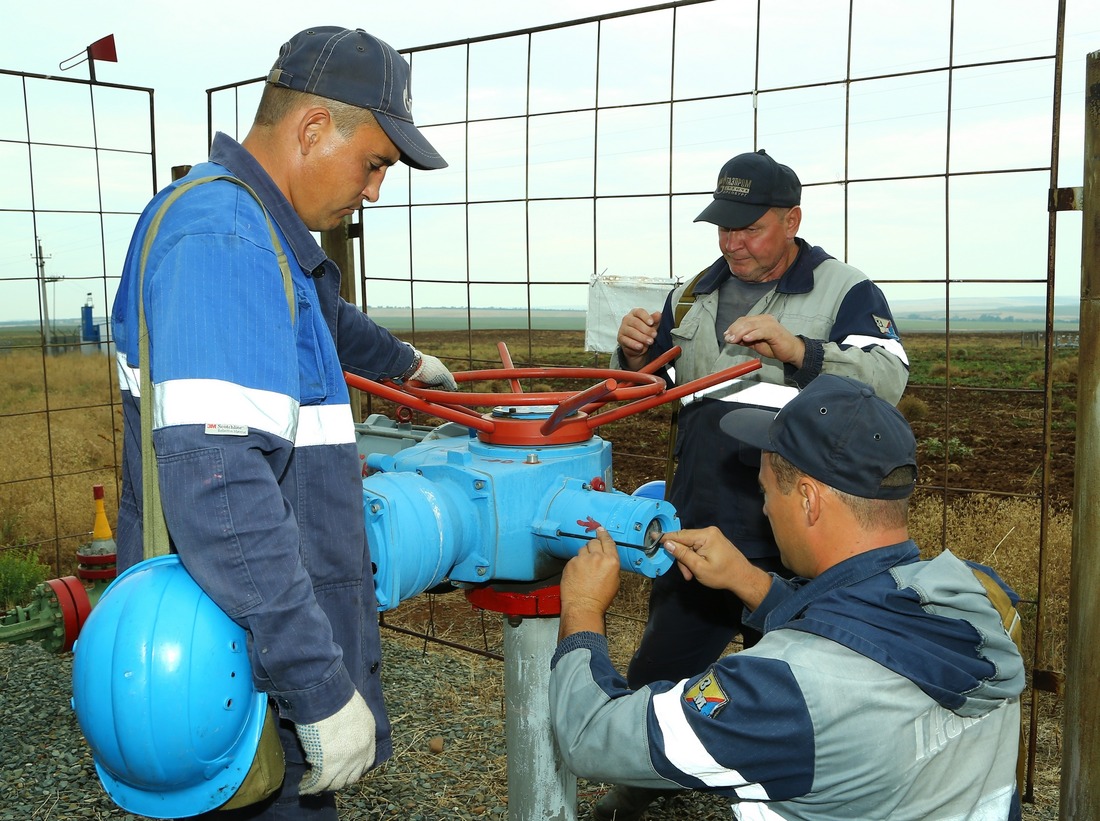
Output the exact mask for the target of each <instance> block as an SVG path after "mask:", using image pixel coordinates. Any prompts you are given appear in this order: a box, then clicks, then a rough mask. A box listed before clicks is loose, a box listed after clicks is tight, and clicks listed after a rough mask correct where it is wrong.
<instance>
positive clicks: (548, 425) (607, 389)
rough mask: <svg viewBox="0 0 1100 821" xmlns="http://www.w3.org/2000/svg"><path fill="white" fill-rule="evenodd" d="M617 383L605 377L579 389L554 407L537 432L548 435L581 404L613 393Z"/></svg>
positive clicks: (579, 407) (578, 408)
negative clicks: (590, 385) (598, 381)
mask: <svg viewBox="0 0 1100 821" xmlns="http://www.w3.org/2000/svg"><path fill="white" fill-rule="evenodd" d="M618 384H619V383H618V382H616V381H615V380H614V379H605V380H604V381H603V382H600V383H599V384H598V385H593V386H592V387H591V388H589V389H588V390H585V391H581V392H580V393H578V394H576V395H575V396H573V397H572V398H571V399H569V400H567V401H565V402H561V403H560V404H559V405H558V406H557V407H556V408H554V412H553V413H551V414H550V416H549V417H548V418H547V420H546V421H545V422H543V423H542V427H541V428H539V432H540V433H541V434H542V435H543V436H549V435H550V434H551V433H553V432H554V431H556V430H557V429H558V427H559V426H560V425H561V423H562V420H563V419H565V417H567V416H570V415H572V414H574V413H576V412H577V411H578V410H580V409H581V407H582V406H584V405H586V404H587V403H588V402H592V401H593V400H596V399H602V398H603V397H605V396H609V395H610V394H612V393H614V392H615V388H616V387H617V386H618Z"/></svg>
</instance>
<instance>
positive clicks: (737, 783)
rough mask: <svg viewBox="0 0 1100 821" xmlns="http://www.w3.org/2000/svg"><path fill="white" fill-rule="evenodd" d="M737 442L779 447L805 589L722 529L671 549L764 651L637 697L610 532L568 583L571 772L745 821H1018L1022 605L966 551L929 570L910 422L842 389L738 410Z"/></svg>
mask: <svg viewBox="0 0 1100 821" xmlns="http://www.w3.org/2000/svg"><path fill="white" fill-rule="evenodd" d="M721 426H722V430H723V432H725V433H727V434H731V435H735V436H736V437H737V438H738V439H740V440H741V441H743V442H748V443H749V444H751V445H754V446H756V447H759V448H760V449H761V450H762V451H763V457H762V461H761V465H760V485H761V487H762V489H763V492H764V499H765V501H764V512H765V514H766V515H767V517H768V519H769V520H770V522H771V526H772V529H773V530H774V532H775V537H776V541H777V542H778V545H779V551H780V555H781V557H782V560H783V564H784V565H786V566H787V567H788V568H789V569H790V570H791V571H792V572H793V573H794V574H795V578H794V579H793V580H790V581H788V580H784V579H781V578H779V577H778V576H775V575H772V574H768V573H765V572H764V571H762V570H759V569H757V568H755V567H754V566H753V565H752V564H750V563H749V562H748V561H747V560H746V559H745V557H744V556H743V555H742V554H741V553H740V552H739V551H738V550H737V549H736V548H735V547H734V546H733V545H732V544H731V543H730V542H729V541H727V540H726V539H725V538H724V537H723V536H722V534H721V533H720V531H719V530H718V529H717V528H713V527H711V528H706V529H702V530H683V531H679V532H676V533H670V534H667V535H666V537H665V548H666V549H667V550H669V551H670V552H671V553H672V554H673V556H675V558H676V560H677V566H678V568H679V570H680V572H682V573H683V574H684V575H685V576H688V577H694V578H697V579H698V580H699V581H700V582H702V583H703V584H705V585H706V586H708V587H713V588H724V589H728V590H730V591H732V592H733V593H735V594H736V595H737V596H738V597H739V598H740V599H741V600H742V601H744V602H745V603H746V623H747V624H751V625H753V626H755V627H756V628H757V629H759V630H760V631H761V632H762V633H763V634H764V636H763V639H761V641H760V642H759V643H758V644H757V645H755V646H754V647H752V648H750V649H747V650H743V651H741V652H739V653H736V654H733V655H729V656H726V657H725V658H723V659H721V660H719V661H717V662H715V663H714V664H712V665H711V666H710V667H709V668H707V669H706V670H702V671H700V673H699V674H698V675H696V676H694V677H692V678H688V679H685V680H683V681H680V682H671V681H665V682H656V683H654V684H650V685H647V686H645V687H643V688H641V689H639V690H636V691H632V690H630V689H628V688H627V685H626V682H625V681H624V680H623V678H622V676H621V675H619V673H618V672H617V671H616V670H615V669H614V668H613V667H612V664H611V661H610V659H609V657H608V650H607V640H606V638H605V636H604V614H605V612H606V611H607V608H608V606H609V605H610V603H611V600H612V599H613V598H614V597H615V594H616V592H617V590H618V587H619V564H618V559H617V558H616V555H617V554H616V550H615V545H614V544H613V543H612V540H611V539H610V538H608V535H607V534H606V533H604V532H599V533H598V534H597V536H598V538H596V539H593V540H592V541H591V542H589V543H588V544H587V545H586V546H585V547H584V548H582V549H581V551H580V554H579V555H578V556H577V557H576V558H574V559H572V560H571V561H570V562H569V564H568V565H567V566H566V568H565V572H564V575H563V577H562V581H561V630H560V635H559V644H558V648H557V652H556V653H555V655H554V658H553V661H552V666H553V673H552V675H551V680H550V709H551V716H552V722H553V729H554V734H555V737H556V739H557V743H558V747H559V749H560V751H561V755H562V757H563V759H564V761H565V763H566V764H567V766H569V768H570V769H571V770H572V771H573V772H574V773H576V774H577V775H579V776H582V777H584V778H588V779H591V780H599V781H605V782H611V783H615V784H631V785H634V786H637V787H643V788H652V789H662V790H670V789H677V788H684V787H686V788H692V789H705V790H710V791H714V792H718V793H721V794H723V795H726V796H728V797H729V799H730V801H731V804H732V806H733V813H734V816H735V817H736V818H741V819H821V818H851V819H867V818H890V819H892V821H901V819H914V821H916V820H917V819H920V821H932V819H948V818H950V819H978V818H981V819H1006V818H1018V817H1019V801H1018V796H1017V790H1016V762H1017V752H1018V740H1019V731H1020V703H1019V696H1020V692H1021V691H1022V689H1023V686H1024V664H1023V659H1022V658H1021V656H1020V653H1019V651H1018V649H1017V646H1016V644H1015V643H1014V635H1015V636H1017V637H1018V632H1019V617H1018V615H1017V614H1016V611H1015V609H1014V607H1013V604H1014V602H1015V600H1016V597H1015V594H1012V593H1011V591H1009V590H1008V589H1007V588H1006V587H1005V586H1004V585H1003V583H1002V582H1001V581H1000V579H999V578H998V577H997V576H996V575H995V574H993V573H992V571H990V570H989V569H988V568H983V567H981V566H977V565H973V564H970V563H967V562H963V561H961V560H959V559H958V558H956V557H955V556H954V555H952V554H951V553H950V552H944V553H942V554H940V555H939V556H937V557H936V558H934V559H931V560H927V561H922V560H921V558H920V555H919V553H918V549H917V545H916V544H914V543H913V542H912V541H911V540H910V539H909V535H908V527H907V522H906V520H907V512H908V501H909V496H910V494H911V493H912V491H913V488H914V485H915V482H916V475H917V469H916V443H915V440H914V438H913V433H912V431H911V430H910V428H909V425H908V423H907V422H906V421H905V419H904V417H902V415H901V414H900V413H898V411H897V410H896V409H895V408H894V407H893V406H892V405H891V404H890V403H888V402H886V401H884V400H882V399H880V398H878V397H877V396H876V395H875V393H874V391H873V390H872V389H871V388H870V387H869V386H867V385H864V384H863V383H860V382H857V381H855V380H851V379H847V378H844V377H839V376H833V375H829V374H825V375H822V376H819V377H818V378H817V379H815V380H814V381H813V382H812V383H810V385H809V386H807V387H806V388H805V389H804V390H803V391H802V392H801V393H800V394H799V395H798V396H797V397H795V398H794V399H792V400H791V401H790V402H789V403H788V404H787V405H786V406H785V407H784V408H783V409H782V410H781V411H779V413H778V415H775V414H774V413H772V412H769V411H761V410H757V409H749V408H739V409H736V410H733V411H731V412H730V413H728V414H727V415H726V416H725V417H724V418H723V420H722V423H721ZM669 572H675V571H671V570H670V571H669ZM689 640H690V637H685V641H689Z"/></svg>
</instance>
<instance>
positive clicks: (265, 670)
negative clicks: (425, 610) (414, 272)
mask: <svg viewBox="0 0 1100 821" xmlns="http://www.w3.org/2000/svg"><path fill="white" fill-rule="evenodd" d="M224 174H231V175H234V176H236V177H238V178H239V179H241V180H243V181H244V182H246V183H247V184H248V185H249V186H250V187H251V188H252V189H253V190H254V191H255V192H256V193H257V194H258V195H259V197H260V199H261V200H262V201H263V203H264V206H265V207H266V209H267V211H268V212H269V213H270V215H271V219H272V221H273V222H274V224H275V226H276V229H277V231H278V236H279V239H280V241H281V243H282V245H283V248H284V249H285V250H286V253H287V257H288V258H289V263H290V270H291V273H292V281H293V294H294V296H293V299H294V302H295V317H294V320H293V322H292V321H291V316H290V308H289V304H288V298H287V294H286V292H285V290H284V286H283V280H282V278H281V276H280V269H279V267H278V264H277V262H276V257H275V253H274V251H273V249H272V242H271V237H270V234H269V229H268V225H267V221H266V220H265V217H264V213H263V211H262V210H261V209H260V207H259V205H258V204H257V202H256V201H255V200H254V199H253V198H252V197H251V196H250V195H249V194H248V192H247V191H245V190H244V189H242V188H241V187H239V186H238V185H236V184H234V183H232V182H227V181H215V182H209V183H205V184H203V185H199V186H197V187H195V188H194V189H192V190H191V191H188V192H186V193H185V194H183V195H182V196H181V197H180V198H179V199H178V200H177V201H176V202H175V203H174V204H173V205H172V206H171V208H169V210H168V212H167V215H166V216H165V218H164V220H163V222H162V224H161V226H160V230H159V232H158V234H157V236H156V239H155V241H154V243H153V245H152V248H151V252H150V254H149V257H148V263H147V266H146V271H145V283H144V295H143V296H144V299H145V311H146V318H147V323H148V327H149V335H150V352H151V371H150V373H151V376H152V382H153V392H154V400H155V406H154V407H155V411H154V420H153V439H154V447H155V449H156V455H157V464H158V467H159V477H160V487H161V498H162V501H163V508H164V515H165V520H166V522H167V525H168V530H169V533H170V535H171V539H172V544H173V549H174V550H175V551H177V552H178V553H179V555H180V559H181V561H182V562H183V564H184V566H185V567H186V568H187V570H188V571H189V572H190V574H191V575H192V576H193V577H194V578H195V580H196V581H197V582H198V584H199V585H200V586H201V587H202V588H203V590H205V591H206V592H207V593H208V594H209V595H210V597H211V598H212V599H213V600H214V601H215V602H216V603H217V604H218V606H219V607H221V608H222V609H223V610H224V611H225V612H226V613H228V614H229V616H230V617H232V618H233V619H234V620H235V621H237V622H238V623H239V624H240V625H242V626H243V627H244V628H245V629H246V630H247V631H248V636H249V640H250V641H249V652H250V657H251V661H252V672H253V676H254V678H255V680H256V685H257V687H258V688H259V689H261V690H263V691H265V692H267V693H269V694H270V695H271V697H272V699H273V701H274V702H275V704H276V705H277V708H278V710H279V713H280V715H281V716H282V717H283V718H285V719H288V720H289V721H292V722H294V723H295V724H310V723H314V722H317V721H319V720H320V719H322V718H325V717H327V716H330V715H332V714H333V713H335V712H336V711H337V710H338V709H339V708H340V707H341V706H342V705H343V704H344V703H346V702H347V701H348V699H349V698H351V696H352V692H353V688H357V689H358V690H359V692H361V693H362V694H363V696H364V698H365V699H366V701H367V703H368V705H369V706H370V708H371V711H372V713H373V714H374V716H375V719H376V723H377V730H378V740H377V751H378V757H377V761H376V763H381V762H382V761H385V760H386V759H387V758H388V757H389V755H390V753H391V742H390V728H389V722H388V721H387V720H386V714H385V710H384V707H383V704H382V691H381V684H380V677H379V668H380V664H381V648H380V645H379V638H378V626H377V606H376V603H375V595H374V580H373V577H372V574H371V565H370V556H369V554H368V552H367V544H366V535H365V530H364V525H363V497H362V485H361V465H360V461H359V456H358V450H357V447H356V443H355V429H354V424H353V419H352V414H351V409H350V405H349V400H348V390H347V386H346V384H345V382H344V377H343V371H344V370H348V371H352V372H354V373H356V374H358V375H361V376H364V377H366V378H370V379H375V378H381V377H385V376H389V375H399V374H401V373H402V372H403V371H405V370H406V369H407V368H408V367H409V365H410V364H411V363H412V360H413V357H414V354H413V351H412V349H411V348H410V347H409V346H408V345H406V344H404V343H402V342H401V341H399V340H397V339H396V338H394V337H393V336H392V335H391V334H390V333H389V332H388V331H386V330H385V329H383V328H381V327H379V326H377V325H375V324H374V322H372V321H371V320H370V319H369V318H367V316H366V315H365V314H363V312H362V311H360V310H359V309H358V308H356V307H355V306H353V305H350V304H348V303H347V302H345V301H343V300H342V299H341V298H340V271H339V270H338V269H337V267H336V265H335V263H333V262H332V260H330V259H328V258H327V257H326V256H325V254H324V252H323V251H322V250H321V248H320V246H319V245H318V244H317V241H316V240H315V239H314V238H313V235H312V234H311V233H310V231H309V230H308V229H307V227H306V226H305V224H304V223H303V222H302V221H301V219H299V217H298V216H297V214H296V213H295V212H294V209H293V208H292V207H291V205H290V203H289V202H288V201H287V199H286V198H285V197H284V196H283V194H282V193H281V192H280V191H279V189H278V188H277V187H276V186H275V184H274V182H273V181H272V180H271V178H270V177H269V176H268V174H267V173H266V172H265V171H264V170H263V168H261V166H260V165H259V164H258V163H257V162H256V161H255V159H254V158H253V157H252V156H251V155H250V154H249V153H248V152H247V151H245V149H243V148H242V147H241V146H240V145H238V144H237V143H236V142H235V141H233V140H232V139H230V138H229V137H227V136H225V135H224V134H218V135H217V137H216V138H215V140H214V144H213V148H212V152H211V157H210V162H208V163H204V164H202V165H199V166H196V167H195V168H194V169H192V171H191V172H190V174H188V176H187V177H185V178H184V179H185V180H187V179H192V178H198V177H205V176H210V175H224ZM167 190H168V189H166V190H165V191H163V192H161V193H160V194H158V195H157V196H156V197H155V198H154V199H153V201H152V203H151V204H150V205H149V206H148V207H147V208H146V210H145V212H144V213H143V214H142V216H141V218H140V220H139V221H138V225H137V229H136V231H135V233H134V238H133V240H132V241H131V246H130V250H129V252H128V255H127V258H126V264H125V269H124V272H123V275H122V281H121V283H120V285H119V290H118V295H117V297H116V300H115V304H114V309H113V314H112V327H113V332H114V340H115V344H116V346H117V356H118V372H119V379H120V384H121V387H122V408H123V423H124V427H125V439H124V448H123V476H122V498H121V500H120V503H119V516H118V548H119V550H118V558H119V565H120V569H123V568H125V567H128V566H130V565H132V564H134V563H135V562H137V561H140V560H141V558H142V512H141V511H142V481H141V435H140V431H141V421H140V404H139V399H140V381H139V371H138V365H139V358H138V264H139V258H140V251H141V245H142V241H143V239H144V237H145V234H146V231H147V229H148V226H149V222H150V219H151V215H152V214H153V213H154V212H155V210H156V209H157V207H158V206H159V204H160V202H161V201H162V199H163V198H164V196H165V194H166V192H167Z"/></svg>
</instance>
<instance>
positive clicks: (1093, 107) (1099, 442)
mask: <svg viewBox="0 0 1100 821" xmlns="http://www.w3.org/2000/svg"><path fill="white" fill-rule="evenodd" d="M1084 154H1085V178H1084V182H1085V184H1084V197H1083V203H1082V211H1083V217H1082V221H1081V331H1080V333H1081V342H1080V348H1079V354H1078V362H1079V372H1078V378H1077V451H1076V454H1075V457H1074V483H1075V484H1074V493H1073V559H1072V562H1071V564H1070V588H1069V635H1068V639H1067V646H1066V701H1065V726H1064V729H1063V734H1062V784H1061V790H1060V795H1059V798H1060V805H1059V818H1061V819H1063V821H1093V819H1097V818H1100V722H1097V720H1096V710H1097V706H1098V705H1097V695H1098V693H1100V649H1098V648H1100V597H1098V596H1097V595H1096V590H1097V585H1098V584H1100V543H1098V542H1097V540H1098V539H1100V505H1097V504H1096V499H1097V494H1100V436H1098V431H1097V423H1098V419H1097V417H1098V413H1097V411H1098V410H1100V408H1098V405H1097V402H1098V401H1100V374H1098V373H1097V371H1096V363H1097V355H1098V353H1100V51H1094V52H1092V53H1091V54H1089V55H1088V58H1087V61H1086V67H1085V151H1084Z"/></svg>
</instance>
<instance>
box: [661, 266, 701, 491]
mask: <svg viewBox="0 0 1100 821" xmlns="http://www.w3.org/2000/svg"><path fill="white" fill-rule="evenodd" d="M709 270H710V268H704V269H703V270H702V271H700V272H699V273H697V274H696V275H695V276H694V277H692V278H691V282H689V283H688V284H687V287H686V288H684V290H683V291H681V292H680V298H679V299H678V300H676V304H675V305H674V306H673V307H672V327H673V328H679V327H680V323H681V322H683V321H684V315H685V314H687V312H688V310H689V309H690V308H691V306H692V305H694V304H695V286H696V285H698V284H699V280H701V279H702V278H703V274H705V273H706V272H707V271H709ZM679 423H680V403H679V402H677V403H675V404H674V405H673V406H672V416H671V417H669V420H668V452H667V453H666V454H665V499H666V500H667V499H668V494H669V491H670V490H671V489H672V476H673V474H675V473H676V431H677V429H678V428H679Z"/></svg>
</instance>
